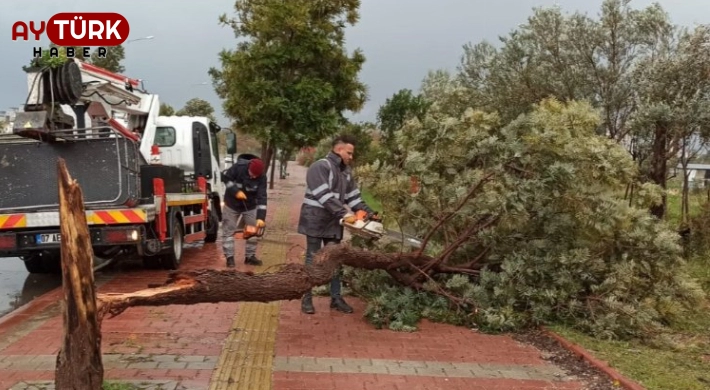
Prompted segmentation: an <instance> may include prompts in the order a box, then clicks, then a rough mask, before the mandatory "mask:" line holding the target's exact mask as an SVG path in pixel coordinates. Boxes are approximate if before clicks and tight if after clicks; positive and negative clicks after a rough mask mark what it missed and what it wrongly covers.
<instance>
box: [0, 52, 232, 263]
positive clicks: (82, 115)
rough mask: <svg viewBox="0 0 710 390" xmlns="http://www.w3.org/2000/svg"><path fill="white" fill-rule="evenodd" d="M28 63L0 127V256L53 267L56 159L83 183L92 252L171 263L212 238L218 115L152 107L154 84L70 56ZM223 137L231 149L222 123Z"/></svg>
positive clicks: (103, 257)
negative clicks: (4, 129) (23, 88)
mask: <svg viewBox="0 0 710 390" xmlns="http://www.w3.org/2000/svg"><path fill="white" fill-rule="evenodd" d="M26 72H27V79H28V88H29V94H28V96H27V100H26V104H25V106H24V110H23V112H19V113H17V117H16V118H15V121H14V125H13V131H12V133H11V134H2V135H0V181H2V182H3V183H4V184H3V185H2V186H0V257H5V258H8V257H19V258H21V259H22V260H23V261H24V264H25V267H26V268H27V270H28V271H29V272H30V273H58V272H60V271H61V267H60V259H61V258H60V254H59V248H60V244H61V237H60V234H59V231H60V227H59V224H60V221H59V211H58V210H59V204H58V203H59V195H58V184H57V161H58V159H59V158H63V159H64V160H65V162H66V164H67V167H68V169H69V173H70V174H71V175H72V177H73V178H74V179H76V180H77V182H78V183H79V185H80V186H81V188H82V191H83V195H84V206H85V209H86V220H87V223H88V225H89V230H90V235H91V240H92V246H93V249H94V254H95V256H96V258H97V260H98V261H97V263H101V262H105V261H109V260H110V259H113V258H116V256H117V255H118V254H129V255H130V254H135V255H137V256H141V257H142V259H143V262H144V264H145V265H146V266H147V267H151V268H153V267H164V268H166V269H177V268H178V267H179V265H180V261H181V259H182V253H183V246H184V244H185V243H192V242H198V241H204V242H205V243H212V242H215V240H216V239H217V232H218V228H219V221H221V209H220V204H221V201H220V196H221V194H223V193H224V189H223V183H222V182H221V181H220V171H221V170H220V167H219V165H220V164H219V163H220V160H221V159H220V157H219V150H218V145H217V133H218V132H219V131H220V130H221V129H220V127H219V126H218V125H217V124H215V123H213V122H211V121H210V120H209V119H208V118H205V117H184V116H183V117H178V116H159V109H160V101H159V98H158V95H156V94H151V93H148V92H147V91H145V90H142V89H141V88H140V87H141V83H140V80H137V79H131V78H127V77H125V76H123V75H120V74H116V73H112V72H109V71H107V70H105V69H102V68H99V67H96V66H93V65H91V64H88V63H84V62H82V61H79V60H76V59H73V60H69V61H68V62H67V63H65V64H64V65H63V66H61V67H59V68H53V69H49V68H45V69H37V68H33V69H26ZM227 144H228V145H227V149H228V150H227V153H235V152H236V137H235V135H234V133H232V132H231V131H230V132H228V133H227ZM97 265H98V264H97Z"/></svg>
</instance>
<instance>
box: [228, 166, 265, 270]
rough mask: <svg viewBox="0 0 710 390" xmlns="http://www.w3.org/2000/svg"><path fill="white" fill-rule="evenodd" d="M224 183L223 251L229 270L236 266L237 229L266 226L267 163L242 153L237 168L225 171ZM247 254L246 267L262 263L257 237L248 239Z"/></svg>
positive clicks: (232, 167) (233, 167)
mask: <svg viewBox="0 0 710 390" xmlns="http://www.w3.org/2000/svg"><path fill="white" fill-rule="evenodd" d="M222 182H223V183H225V184H226V185H227V190H226V191H225V193H224V207H223V208H222V251H223V252H224V255H225V256H226V257H227V267H234V234H235V233H236V232H237V230H238V229H241V228H243V227H244V226H246V225H250V226H256V227H257V228H262V227H264V226H265V222H264V221H265V220H266V175H265V174H264V162H263V161H261V159H259V158H258V157H256V156H254V155H253V154H241V155H239V156H238V157H237V162H236V163H235V164H234V165H232V166H231V167H229V169H227V170H226V171H224V172H222ZM240 216H241V221H240V218H239V217H240ZM244 252H245V258H244V263H245V264H249V265H261V264H262V261H261V260H259V259H257V257H256V239H255V238H250V239H248V240H247V242H246V244H245V251H244Z"/></svg>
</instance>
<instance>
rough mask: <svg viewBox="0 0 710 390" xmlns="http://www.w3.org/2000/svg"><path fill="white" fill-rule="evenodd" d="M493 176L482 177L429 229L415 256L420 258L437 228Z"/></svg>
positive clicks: (449, 218) (492, 174) (490, 174)
mask: <svg viewBox="0 0 710 390" xmlns="http://www.w3.org/2000/svg"><path fill="white" fill-rule="evenodd" d="M494 175H495V172H490V173H488V174H487V175H486V176H484V177H483V178H482V179H481V180H479V181H478V183H476V185H474V186H473V188H471V190H469V191H468V193H467V194H466V196H464V197H463V198H462V199H461V200H460V201H459V203H458V204H457V205H456V207H455V208H454V210H453V211H452V212H450V213H449V214H448V215H446V216H445V217H444V218H440V219H439V221H437V223H436V225H434V227H433V228H431V229H430V230H429V231H428V232H427V234H426V235H425V236H424V239H423V240H422V245H421V247H419V250H418V251H417V252H415V253H416V254H417V256H421V254H422V253H424V249H426V246H427V244H428V243H429V240H431V238H432V236H433V235H434V234H435V233H436V232H437V231H438V230H439V228H440V227H441V226H442V225H443V224H445V223H446V222H448V221H449V220H451V218H453V216H454V215H456V213H457V212H458V211H459V210H461V209H462V208H463V206H465V205H466V202H468V201H469V200H470V199H471V198H472V197H473V196H474V195H475V194H476V193H477V192H478V191H479V190H480V189H481V187H482V186H483V185H484V184H485V183H487V182H489V181H490V180H491V179H492V178H493V176H494Z"/></svg>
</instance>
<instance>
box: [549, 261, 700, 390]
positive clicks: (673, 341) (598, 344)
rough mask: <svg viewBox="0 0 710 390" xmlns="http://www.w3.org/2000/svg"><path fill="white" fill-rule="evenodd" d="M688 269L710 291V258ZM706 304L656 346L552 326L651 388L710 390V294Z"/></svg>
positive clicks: (663, 389) (674, 326)
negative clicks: (602, 337)
mask: <svg viewBox="0 0 710 390" xmlns="http://www.w3.org/2000/svg"><path fill="white" fill-rule="evenodd" d="M688 272H689V273H690V274H691V275H692V276H693V277H695V278H696V279H697V280H698V281H699V282H700V283H701V284H702V285H703V287H704V288H705V291H706V292H710V262H708V259H707V258H702V259H694V260H692V261H690V262H689V263H688ZM704 306H705V307H702V308H700V309H699V310H698V312H697V313H695V314H693V315H690V316H688V317H686V318H684V319H683V320H682V321H680V322H678V323H676V324H673V325H672V326H671V329H670V331H669V332H668V333H667V334H665V335H663V336H661V337H659V339H658V342H657V343H654V344H656V345H648V344H644V343H642V342H640V341H632V342H622V341H607V340H600V339H596V338H593V337H590V336H588V335H585V334H582V333H580V332H577V331H574V330H571V329H569V328H565V327H561V326H551V327H549V328H550V330H553V331H555V332H557V333H558V334H560V335H562V336H563V337H565V338H567V339H568V340H570V341H573V342H575V343H577V344H579V345H581V346H582V347H584V348H585V349H587V350H588V351H589V352H591V353H592V354H594V356H596V357H597V358H599V359H601V360H604V361H607V362H608V363H609V365H610V366H612V367H614V368H615V369H616V370H618V371H619V372H620V373H621V374H623V375H625V376H627V377H628V378H630V379H633V380H635V381H636V382H638V383H639V384H641V385H642V386H644V387H645V388H646V389H648V390H679V389H684V390H703V389H704V390H707V389H710V294H708V300H706V302H705V305H704Z"/></svg>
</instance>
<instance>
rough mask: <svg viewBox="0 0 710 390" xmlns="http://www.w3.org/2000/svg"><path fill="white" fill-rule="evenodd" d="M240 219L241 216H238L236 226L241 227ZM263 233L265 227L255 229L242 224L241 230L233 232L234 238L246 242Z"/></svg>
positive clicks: (252, 226)
mask: <svg viewBox="0 0 710 390" xmlns="http://www.w3.org/2000/svg"><path fill="white" fill-rule="evenodd" d="M242 219H243V216H242V215H239V218H237V226H239V225H241V223H242ZM265 231H266V227H256V226H254V225H247V224H244V227H243V228H241V229H238V230H237V231H236V232H234V238H236V239H238V240H248V239H250V238H252V237H261V236H263V235H264V232H265Z"/></svg>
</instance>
